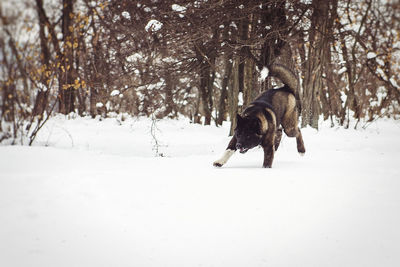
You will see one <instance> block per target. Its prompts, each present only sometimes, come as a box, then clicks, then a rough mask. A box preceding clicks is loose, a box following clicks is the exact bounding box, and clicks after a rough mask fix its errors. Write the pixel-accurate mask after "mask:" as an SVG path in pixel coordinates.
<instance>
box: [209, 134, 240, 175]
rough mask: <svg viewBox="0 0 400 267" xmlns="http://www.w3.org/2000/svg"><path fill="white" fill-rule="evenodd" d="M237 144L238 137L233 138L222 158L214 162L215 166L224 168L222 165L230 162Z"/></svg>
mask: <svg viewBox="0 0 400 267" xmlns="http://www.w3.org/2000/svg"><path fill="white" fill-rule="evenodd" d="M236 143H237V140H236V137H235V136H233V137H232V139H231V141H230V142H229V144H228V147H227V148H226V150H225V152H224V154H223V155H222V157H221V158H220V159H218V160H216V161H214V163H213V165H214V166H215V167H222V165H224V164H225V163H227V162H228V160H229V158H230V157H232V155H233V154H234V153H235V151H236Z"/></svg>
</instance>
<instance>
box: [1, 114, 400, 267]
mask: <svg viewBox="0 0 400 267" xmlns="http://www.w3.org/2000/svg"><path fill="white" fill-rule="evenodd" d="M156 126H157V128H156V129H155V131H153V132H154V133H155V135H156V138H157V139H158V142H159V143H160V145H161V146H160V147H159V150H158V153H159V154H161V153H162V154H163V155H164V156H165V157H155V156H154V154H155V150H154V149H153V148H154V145H155V142H154V140H153V139H152V137H151V134H150V132H151V120H149V119H145V118H140V119H132V118H130V119H127V120H125V121H123V122H119V121H118V120H117V119H116V118H114V119H105V120H102V121H99V120H95V119H89V118H79V117H78V118H75V119H70V120H67V119H65V118H64V117H63V116H57V117H55V118H53V119H51V120H50V121H49V122H48V123H47V124H46V125H45V127H44V128H43V130H42V132H40V134H39V136H38V139H37V141H36V142H35V144H34V146H32V147H28V146H0V170H1V172H0V266H7V267H24V266H30V267H35V266H37V267H52V266H57V267H63V266H65V267H71V266H75V267H76V266H78V267H79V266H82V267H91V266H93V267H101V266H119V267H121V266H142V267H145V266H157V267H158V266H171V267H178V266H227V267H232V266H238V267H239V266H240V267H242V266H249V267H253V266H296V267H297V266H325V267H326V266H335V267H336V266H341V267H342V266H351V267H354V266H363V267H365V266H385V267H391V266H393V267H395V266H400V254H399V251H400V227H399V225H400V212H399V211H400V193H399V190H400V164H399V153H400V152H399V151H400V138H399V136H400V123H399V122H398V121H393V120H380V121H378V122H374V123H372V124H371V125H369V127H367V128H366V129H361V130H352V129H348V130H345V129H342V128H329V127H328V126H327V125H326V124H321V129H320V131H318V132H317V131H315V130H313V129H310V128H305V129H303V130H302V132H303V137H304V142H305V145H306V149H307V152H306V154H305V156H304V157H300V156H299V155H298V153H297V151H296V142H295V139H293V138H288V137H283V140H282V143H281V146H280V147H279V150H278V151H277V153H276V154H275V160H274V163H273V168H271V169H263V168H261V165H262V157H263V152H262V149H259V148H256V149H253V150H251V151H249V152H248V153H247V154H244V155H242V154H239V153H237V154H235V155H233V157H232V158H231V160H230V161H229V162H228V163H227V164H226V165H225V166H223V167H222V168H215V167H213V166H212V162H213V161H214V160H216V159H217V158H219V157H220V156H221V155H222V154H223V152H224V150H225V148H226V145H227V143H228V141H229V137H228V136H227V135H228V131H229V124H224V126H223V127H220V128H216V127H214V126H200V125H194V124H190V123H189V122H188V121H187V120H184V119H180V120H163V121H159V122H157V123H156Z"/></svg>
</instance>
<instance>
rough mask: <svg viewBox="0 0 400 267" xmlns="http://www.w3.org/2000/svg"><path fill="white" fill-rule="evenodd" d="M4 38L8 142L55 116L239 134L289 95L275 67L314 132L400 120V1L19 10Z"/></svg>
mask: <svg viewBox="0 0 400 267" xmlns="http://www.w3.org/2000/svg"><path fill="white" fill-rule="evenodd" d="M0 27H1V28H0V29H1V30H0V142H2V141H4V140H13V141H12V143H17V142H19V140H23V139H20V138H19V137H20V136H26V137H28V140H30V143H32V142H33V140H34V138H35V136H36V134H37V132H38V131H39V130H40V129H41V128H42V126H43V125H44V123H46V121H47V120H48V118H49V117H50V116H52V115H54V114H55V113H62V114H70V113H71V112H74V113H78V114H79V115H81V116H85V115H90V116H92V117H96V116H101V117H108V116H113V115H114V114H126V115H127V116H128V115H131V116H149V117H151V118H154V119H161V118H166V117H169V118H177V117H179V116H185V117H189V118H190V120H191V121H192V122H194V123H202V124H205V125H209V124H216V125H222V123H223V122H224V121H227V120H228V121H229V120H233V123H232V126H234V124H235V122H234V120H235V116H234V115H235V114H236V113H237V112H240V111H241V109H242V106H246V105H247V104H249V103H250V102H251V101H252V99H253V98H254V97H255V96H257V95H258V94H259V93H260V92H261V91H263V90H266V89H269V88H273V87H276V86H279V85H280V84H279V80H274V79H273V77H267V78H266V72H267V71H266V69H265V67H266V66H269V65H271V64H272V63H279V64H283V65H285V66H286V67H288V68H289V69H291V70H292V71H293V72H294V73H295V74H296V76H297V77H298V79H299V84H300V88H299V96H300V99H301V112H300V116H301V126H302V127H305V126H307V125H310V126H311V127H314V128H318V120H319V119H320V118H321V117H323V118H324V120H330V123H331V125H332V126H333V125H340V126H344V127H345V128H348V127H353V126H354V127H358V125H359V123H358V122H360V120H363V121H373V120H376V119H378V118H380V117H395V118H396V116H398V115H399V112H400V108H399V102H400V86H399V84H400V71H399V68H400V64H399V63H400V51H399V49H400V3H399V1H398V0H387V1H378V0H329V1H327V0H308V1H307V0H301V1H298V0H287V1H281V0H271V1H265V0H264V1H261V0H254V1H247V0H246V1H240V0H238V1H224V0H209V1H206V0H200V1H186V0H181V1H170V0H138V1H135V0H121V1H106V0H49V1H46V0H23V1H12V0H7V1H1V2H0ZM265 78H266V79H265ZM123 117H124V116H122V118H123ZM353 118H354V119H353ZM352 122H354V125H351V123H352ZM21 142H22V141H21Z"/></svg>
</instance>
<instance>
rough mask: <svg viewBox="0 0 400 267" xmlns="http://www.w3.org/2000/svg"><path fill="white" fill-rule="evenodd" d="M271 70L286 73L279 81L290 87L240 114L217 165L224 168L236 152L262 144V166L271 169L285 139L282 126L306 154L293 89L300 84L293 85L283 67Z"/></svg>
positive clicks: (267, 95) (261, 97) (262, 98)
mask: <svg viewBox="0 0 400 267" xmlns="http://www.w3.org/2000/svg"><path fill="white" fill-rule="evenodd" d="M272 69H273V71H274V72H275V73H278V74H279V73H283V75H281V76H280V78H281V80H282V82H284V83H286V82H287V84H285V86H283V87H281V88H278V89H271V90H268V91H265V92H263V93H262V94H261V95H259V96H258V97H257V98H256V99H255V100H254V101H253V102H252V103H251V104H250V105H249V106H248V107H247V108H246V109H245V110H244V111H243V113H242V115H239V114H237V125H236V128H235V133H234V136H233V137H232V139H231V141H230V142H229V145H228V147H227V149H226V151H225V154H224V156H223V157H222V158H221V159H219V160H217V161H215V162H214V166H217V167H221V166H222V165H224V164H225V163H226V162H227V161H228V159H229V157H230V156H231V155H232V154H233V153H234V152H235V151H236V150H239V152H240V153H246V152H247V151H248V150H249V149H251V148H254V147H256V146H258V145H261V146H262V147H263V150H264V163H263V167H265V168H271V167H272V162H273V159H274V153H275V151H276V150H277V149H278V146H279V143H280V140H281V137H282V129H281V128H280V126H282V128H283V130H284V131H285V133H286V135H288V136H289V137H296V141H297V150H298V152H299V153H301V154H304V153H305V148H304V142H303V138H302V135H301V131H300V129H299V128H298V126H297V124H298V120H297V108H296V106H297V105H296V98H297V97H296V91H295V90H296V88H293V87H296V85H297V81H296V82H294V80H293V79H295V76H294V74H293V73H292V72H290V71H289V70H288V69H286V68H285V67H283V66H276V65H275V66H272ZM282 78H283V79H282ZM288 79H289V80H288ZM288 84H290V85H291V86H289V85H288Z"/></svg>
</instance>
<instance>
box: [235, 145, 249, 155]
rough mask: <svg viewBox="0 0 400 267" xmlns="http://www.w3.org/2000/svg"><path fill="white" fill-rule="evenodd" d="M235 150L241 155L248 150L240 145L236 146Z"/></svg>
mask: <svg viewBox="0 0 400 267" xmlns="http://www.w3.org/2000/svg"><path fill="white" fill-rule="evenodd" d="M236 149H237V150H239V152H240V153H242V154H244V153H246V152H247V151H248V150H249V149H248V148H245V147H243V146H242V144H240V143H238V144H236Z"/></svg>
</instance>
